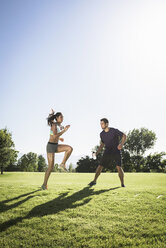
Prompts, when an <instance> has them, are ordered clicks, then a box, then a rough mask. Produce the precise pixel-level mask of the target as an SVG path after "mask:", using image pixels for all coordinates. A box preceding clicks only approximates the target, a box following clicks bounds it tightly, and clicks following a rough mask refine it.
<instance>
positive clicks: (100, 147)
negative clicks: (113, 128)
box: [96, 141, 104, 155]
mask: <svg viewBox="0 0 166 248" xmlns="http://www.w3.org/2000/svg"><path fill="white" fill-rule="evenodd" d="M103 147H104V143H103V142H102V141H100V146H99V148H98V150H97V152H96V155H98V154H99V153H100V152H101V150H102V149H103Z"/></svg>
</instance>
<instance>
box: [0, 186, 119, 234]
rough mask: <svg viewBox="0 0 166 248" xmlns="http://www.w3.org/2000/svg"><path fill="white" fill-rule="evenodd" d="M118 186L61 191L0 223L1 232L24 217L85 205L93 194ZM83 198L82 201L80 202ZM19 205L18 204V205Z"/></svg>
mask: <svg viewBox="0 0 166 248" xmlns="http://www.w3.org/2000/svg"><path fill="white" fill-rule="evenodd" d="M118 188H120V187H115V188H110V189H105V190H98V191H94V189H93V188H90V187H85V188H83V189H81V190H80V191H77V192H76V193H74V194H72V195H69V196H67V195H68V193H69V191H68V192H65V193H61V194H60V195H59V196H58V197H57V198H55V199H53V200H51V201H48V202H46V203H43V204H40V205H38V206H36V207H34V208H32V210H31V211H30V212H29V213H28V214H27V215H26V216H25V217H17V218H15V219H12V220H9V221H6V222H4V223H2V224H1V225H0V232H3V231H5V230H6V229H7V228H9V227H11V226H13V225H16V224H17V223H18V222H21V221H22V220H24V219H29V218H33V217H42V216H45V215H50V214H57V213H59V212H61V211H64V210H66V209H73V208H77V207H80V206H83V205H85V204H87V203H88V202H90V200H91V199H92V197H91V196H93V195H100V194H102V193H105V192H108V191H111V190H115V189H118ZM36 191H38V190H36ZM36 191H34V192H36ZM32 193H33V192H31V193H29V194H32ZM25 195H27V194H25ZM20 197H21V196H20ZM20 197H18V198H20ZM29 197H30V198H31V197H33V196H29ZM29 197H27V198H29ZM18 198H17V199H18ZM27 198H26V199H25V200H23V201H22V202H25V201H26V200H27ZM81 200H82V202H80V201H81ZM77 202H78V203H77ZM18 205H19V204H18ZM18 205H16V206H18Z"/></svg>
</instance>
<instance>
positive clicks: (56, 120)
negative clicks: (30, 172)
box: [41, 110, 73, 190]
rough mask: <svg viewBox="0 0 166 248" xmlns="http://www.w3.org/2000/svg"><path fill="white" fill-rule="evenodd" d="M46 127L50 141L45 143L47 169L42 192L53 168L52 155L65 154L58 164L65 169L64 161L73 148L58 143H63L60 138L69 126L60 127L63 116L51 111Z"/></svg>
mask: <svg viewBox="0 0 166 248" xmlns="http://www.w3.org/2000/svg"><path fill="white" fill-rule="evenodd" d="M47 120H48V125H49V126H50V127H51V129H50V139H49V142H48V143H47V159H48V169H47V170H46V172H45V177H44V183H43V185H42V186H41V187H42V189H43V190H45V189H47V181H48V178H49V176H50V174H51V171H52V169H53V167H54V154H55V153H59V152H65V155H64V158H63V161H62V163H61V164H60V168H62V169H64V170H65V171H67V169H66V161H67V159H68V158H69V157H70V155H71V153H72V151H73V148H72V147H71V146H69V145H59V144H58V141H59V140H60V141H62V142H63V141H64V139H63V138H60V136H61V135H62V134H63V133H65V132H66V131H67V130H68V129H69V127H70V125H67V126H66V127H65V128H64V127H63V126H62V125H61V123H62V122H63V115H62V113H60V112H57V113H56V114H55V112H54V110H52V112H51V114H49V116H48V118H47Z"/></svg>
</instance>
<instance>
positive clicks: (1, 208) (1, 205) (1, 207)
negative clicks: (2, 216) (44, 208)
mask: <svg viewBox="0 0 166 248" xmlns="http://www.w3.org/2000/svg"><path fill="white" fill-rule="evenodd" d="M37 191H40V189H38V190H35V191H32V192H29V193H26V194H22V195H19V196H17V197H14V198H11V199H8V200H5V201H1V202H0V213H2V212H5V211H8V210H10V209H12V208H16V207H18V206H19V205H21V204H22V203H24V202H26V201H28V200H29V199H31V198H33V197H34V196H33V195H32V194H34V193H35V192H37ZM25 196H28V197H26V198H25V199H23V200H21V201H18V202H16V203H13V204H10V205H6V203H9V202H11V201H15V200H18V199H20V198H22V197H25Z"/></svg>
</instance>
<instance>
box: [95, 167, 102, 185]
mask: <svg viewBox="0 0 166 248" xmlns="http://www.w3.org/2000/svg"><path fill="white" fill-rule="evenodd" d="M102 169H103V166H101V165H99V166H98V167H97V169H96V174H95V177H94V180H93V181H94V182H95V183H96V181H97V178H98V177H99V176H100V173H101V171H102Z"/></svg>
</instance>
